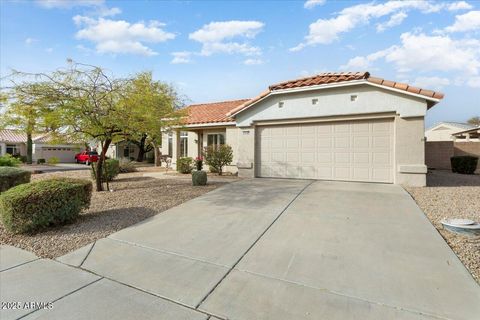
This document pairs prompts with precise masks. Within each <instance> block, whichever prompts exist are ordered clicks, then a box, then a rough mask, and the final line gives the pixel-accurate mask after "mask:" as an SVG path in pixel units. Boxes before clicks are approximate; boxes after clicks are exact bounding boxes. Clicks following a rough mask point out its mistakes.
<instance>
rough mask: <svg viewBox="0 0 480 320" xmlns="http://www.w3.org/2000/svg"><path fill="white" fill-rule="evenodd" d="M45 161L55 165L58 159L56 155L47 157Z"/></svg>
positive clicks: (58, 161)
mask: <svg viewBox="0 0 480 320" xmlns="http://www.w3.org/2000/svg"><path fill="white" fill-rule="evenodd" d="M47 163H48V164H51V165H55V164H58V163H60V159H58V158H57V157H51V158H49V159H48V161H47Z"/></svg>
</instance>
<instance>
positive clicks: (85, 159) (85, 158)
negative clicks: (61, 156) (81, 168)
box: [75, 151, 98, 165]
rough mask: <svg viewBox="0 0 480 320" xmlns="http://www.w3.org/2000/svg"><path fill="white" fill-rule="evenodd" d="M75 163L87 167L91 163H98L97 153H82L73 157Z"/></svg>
mask: <svg viewBox="0 0 480 320" xmlns="http://www.w3.org/2000/svg"><path fill="white" fill-rule="evenodd" d="M75 161H76V162H77V163H85V164H87V165H89V164H90V163H92V162H97V161H98V153H97V152H96V151H83V152H81V153H77V154H76V155H75Z"/></svg>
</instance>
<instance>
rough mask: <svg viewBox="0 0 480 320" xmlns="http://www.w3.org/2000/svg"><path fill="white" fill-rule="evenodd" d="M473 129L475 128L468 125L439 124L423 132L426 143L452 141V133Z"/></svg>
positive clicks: (454, 123) (455, 123)
mask: <svg viewBox="0 0 480 320" xmlns="http://www.w3.org/2000/svg"><path fill="white" fill-rule="evenodd" d="M473 128H475V126H472V125H470V124H468V123H459V122H439V123H437V124H435V125H434V126H433V127H430V128H429V129H428V130H426V131H425V138H426V140H427V141H453V140H454V139H453V136H452V135H453V134H454V133H457V132H460V131H465V130H469V129H473Z"/></svg>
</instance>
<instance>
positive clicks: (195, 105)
mask: <svg viewBox="0 0 480 320" xmlns="http://www.w3.org/2000/svg"><path fill="white" fill-rule="evenodd" d="M250 100H251V99H235V100H223V101H214V102H204V103H195V104H189V105H187V106H185V108H191V107H197V106H208V105H214V104H224V103H234V102H246V101H250Z"/></svg>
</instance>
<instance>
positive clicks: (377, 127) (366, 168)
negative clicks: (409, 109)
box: [256, 119, 393, 182]
mask: <svg viewBox="0 0 480 320" xmlns="http://www.w3.org/2000/svg"><path fill="white" fill-rule="evenodd" d="M392 133H393V121H392V119H382V120H368V121H367V120H363V121H343V122H328V123H316V124H296V125H283V126H268V127H261V128H259V130H258V131H257V138H256V139H257V143H258V145H257V154H260V157H259V158H257V162H258V163H257V168H259V169H258V170H257V175H258V176H261V177H288V178H312V179H328V180H346V181H369V182H393V138H392Z"/></svg>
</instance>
